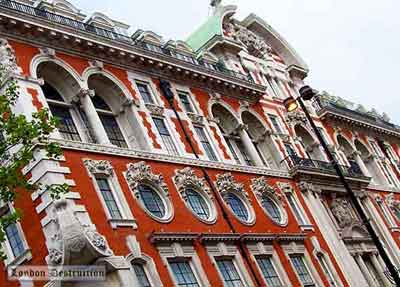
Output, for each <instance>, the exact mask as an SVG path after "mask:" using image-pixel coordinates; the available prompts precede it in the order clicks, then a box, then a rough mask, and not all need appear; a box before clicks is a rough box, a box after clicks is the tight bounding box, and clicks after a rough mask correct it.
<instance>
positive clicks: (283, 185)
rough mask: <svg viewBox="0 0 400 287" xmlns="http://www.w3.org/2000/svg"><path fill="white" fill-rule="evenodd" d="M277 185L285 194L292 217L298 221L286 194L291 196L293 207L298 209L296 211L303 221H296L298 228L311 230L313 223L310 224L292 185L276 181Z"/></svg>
mask: <svg viewBox="0 0 400 287" xmlns="http://www.w3.org/2000/svg"><path fill="white" fill-rule="evenodd" d="M278 187H279V189H280V190H281V191H282V193H283V194H285V197H286V201H287V203H288V206H289V208H290V209H291V210H292V213H293V217H294V218H295V219H296V220H297V221H298V218H296V214H295V212H294V211H293V207H292V206H291V204H290V203H289V199H288V196H291V197H292V199H293V203H294V205H295V208H296V209H297V210H298V213H299V215H300V217H301V221H303V224H302V223H301V222H298V224H299V226H300V228H301V229H302V230H313V225H312V224H311V221H310V219H309V218H308V217H307V214H306V212H305V211H304V208H303V206H302V204H300V202H299V198H298V196H297V194H296V192H295V191H294V189H293V187H292V185H291V184H289V183H286V182H278Z"/></svg>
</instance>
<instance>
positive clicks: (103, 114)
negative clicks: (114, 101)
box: [92, 95, 128, 148]
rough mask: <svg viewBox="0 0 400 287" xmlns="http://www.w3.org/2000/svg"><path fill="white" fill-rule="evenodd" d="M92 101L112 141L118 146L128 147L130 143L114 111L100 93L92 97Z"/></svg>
mask: <svg viewBox="0 0 400 287" xmlns="http://www.w3.org/2000/svg"><path fill="white" fill-rule="evenodd" d="M92 102H93V105H94V107H95V108H96V111H97V114H98V115H99V118H100V120H101V123H102V124H103V127H104V129H105V131H106V133H107V136H108V139H109V140H110V142H111V143H112V144H113V145H116V146H118V147H123V148H127V147H128V145H127V144H126V141H125V139H124V136H123V134H122V132H121V129H120V127H119V125H118V122H117V120H116V118H115V116H114V114H113V112H112V111H111V108H110V107H109V106H108V105H107V104H106V102H105V101H104V100H103V99H102V98H101V97H99V96H98V95H95V96H94V97H93V98H92Z"/></svg>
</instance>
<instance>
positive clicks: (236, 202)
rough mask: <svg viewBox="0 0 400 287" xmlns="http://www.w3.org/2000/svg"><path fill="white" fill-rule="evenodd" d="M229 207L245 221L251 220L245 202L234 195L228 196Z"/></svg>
mask: <svg viewBox="0 0 400 287" xmlns="http://www.w3.org/2000/svg"><path fill="white" fill-rule="evenodd" d="M227 202H228V205H229V207H230V208H231V209H232V211H233V213H234V214H235V215H236V216H237V217H239V218H240V219H241V220H243V221H247V220H248V219H249V212H248V211H247V208H246V206H245V205H244V203H243V201H242V200H241V199H240V198H239V197H237V196H236V195H235V194H233V193H229V194H228V199H227Z"/></svg>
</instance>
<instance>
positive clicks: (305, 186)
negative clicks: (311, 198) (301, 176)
mask: <svg viewBox="0 0 400 287" xmlns="http://www.w3.org/2000/svg"><path fill="white" fill-rule="evenodd" d="M299 188H300V191H301V192H302V193H309V192H310V193H315V192H317V191H318V190H317V189H316V188H314V185H313V184H312V183H308V182H306V181H301V182H300V183H299Z"/></svg>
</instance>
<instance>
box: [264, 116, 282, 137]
mask: <svg viewBox="0 0 400 287" xmlns="http://www.w3.org/2000/svg"><path fill="white" fill-rule="evenodd" d="M267 116H268V119H269V121H270V122H271V126H272V128H273V130H274V131H275V132H276V133H278V134H285V133H284V129H283V128H282V125H281V121H280V119H279V116H278V115H275V114H273V113H267ZM274 123H275V124H274Z"/></svg>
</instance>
